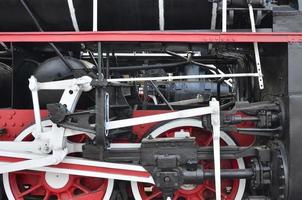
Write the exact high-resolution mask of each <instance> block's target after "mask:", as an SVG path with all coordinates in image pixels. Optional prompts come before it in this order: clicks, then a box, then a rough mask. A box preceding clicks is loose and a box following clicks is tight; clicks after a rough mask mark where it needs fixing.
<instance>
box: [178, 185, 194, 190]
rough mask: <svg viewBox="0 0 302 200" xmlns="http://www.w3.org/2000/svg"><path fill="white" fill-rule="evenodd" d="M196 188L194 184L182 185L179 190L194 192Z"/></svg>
mask: <svg viewBox="0 0 302 200" xmlns="http://www.w3.org/2000/svg"><path fill="white" fill-rule="evenodd" d="M196 186H197V185H196V184H184V185H182V186H181V187H180V188H181V189H183V190H194V189H195V188H196Z"/></svg>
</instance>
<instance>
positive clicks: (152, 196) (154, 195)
mask: <svg viewBox="0 0 302 200" xmlns="http://www.w3.org/2000/svg"><path fill="white" fill-rule="evenodd" d="M160 195H161V192H160V191H157V192H155V193H154V194H152V195H150V196H148V198H147V199H146V200H152V199H154V198H155V197H158V196H160Z"/></svg>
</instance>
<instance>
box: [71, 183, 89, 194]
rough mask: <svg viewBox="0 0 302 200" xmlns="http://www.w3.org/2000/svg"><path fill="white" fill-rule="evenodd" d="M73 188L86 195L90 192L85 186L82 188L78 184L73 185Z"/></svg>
mask: <svg viewBox="0 0 302 200" xmlns="http://www.w3.org/2000/svg"><path fill="white" fill-rule="evenodd" d="M74 186H75V187H76V188H77V189H79V190H81V191H82V192H84V193H86V194H88V193H89V192H90V191H89V190H88V189H87V188H86V187H85V186H83V185H80V184H77V183H75V184H74Z"/></svg>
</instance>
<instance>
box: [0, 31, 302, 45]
mask: <svg viewBox="0 0 302 200" xmlns="http://www.w3.org/2000/svg"><path fill="white" fill-rule="evenodd" d="M0 41H2V42H98V41H100V42H192V43H194V42H224V43H233V42H241V43H242V42H272V43H275V42H302V33H300V32H258V33H251V32H226V33H221V32H185V31H183V32H180V31H102V32H43V33H41V32H0Z"/></svg>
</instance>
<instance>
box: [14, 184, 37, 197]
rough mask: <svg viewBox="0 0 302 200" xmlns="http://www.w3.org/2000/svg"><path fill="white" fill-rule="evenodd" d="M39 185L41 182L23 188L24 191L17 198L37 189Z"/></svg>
mask: <svg viewBox="0 0 302 200" xmlns="http://www.w3.org/2000/svg"><path fill="white" fill-rule="evenodd" d="M41 186H42V184H41V183H38V184H37V185H35V186H33V187H31V188H29V189H28V190H25V191H24V192H22V193H20V194H19V195H18V198H20V197H24V196H25V195H27V194H30V193H31V192H33V191H35V190H36V189H39V188H40V187H41Z"/></svg>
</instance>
